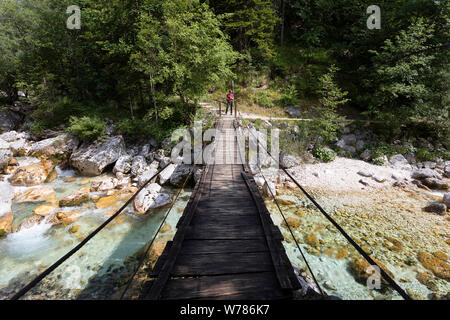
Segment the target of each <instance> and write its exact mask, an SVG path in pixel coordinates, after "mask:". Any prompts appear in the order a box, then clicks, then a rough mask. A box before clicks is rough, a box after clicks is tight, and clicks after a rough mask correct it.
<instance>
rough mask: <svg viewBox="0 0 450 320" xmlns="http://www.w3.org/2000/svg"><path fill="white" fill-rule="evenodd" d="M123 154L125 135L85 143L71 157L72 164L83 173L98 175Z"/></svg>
mask: <svg viewBox="0 0 450 320" xmlns="http://www.w3.org/2000/svg"><path fill="white" fill-rule="evenodd" d="M123 154H125V142H124V140H123V137H122V136H115V137H112V138H109V139H108V140H107V141H106V142H103V143H99V144H95V145H89V144H87V143H83V144H82V145H81V147H80V148H78V149H77V150H76V151H75V152H74V153H73V154H72V156H71V157H70V164H71V166H72V167H73V168H75V169H77V170H78V171H79V172H80V173H81V174H83V175H87V176H98V175H100V174H101V173H102V172H103V170H104V169H105V168H106V167H107V166H109V165H112V164H114V163H115V162H116V161H117V160H118V159H119V158H120V156H122V155H123Z"/></svg>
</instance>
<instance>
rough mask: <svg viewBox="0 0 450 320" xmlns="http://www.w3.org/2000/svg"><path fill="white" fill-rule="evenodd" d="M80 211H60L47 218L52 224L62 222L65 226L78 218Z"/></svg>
mask: <svg viewBox="0 0 450 320" xmlns="http://www.w3.org/2000/svg"><path fill="white" fill-rule="evenodd" d="M80 214H81V213H80V212H79V211H64V212H62V211H60V212H57V213H55V214H53V215H52V216H50V218H49V222H50V223H51V224H52V225H59V224H64V225H65V226H68V225H70V224H72V223H74V222H76V221H78V219H80Z"/></svg>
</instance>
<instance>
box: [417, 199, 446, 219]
mask: <svg viewBox="0 0 450 320" xmlns="http://www.w3.org/2000/svg"><path fill="white" fill-rule="evenodd" d="M423 210H424V211H426V212H431V213H436V214H438V215H441V216H443V215H445V213H446V211H447V206H446V205H445V204H443V203H439V202H434V203H431V204H429V205H428V206H426V207H425V208H423Z"/></svg>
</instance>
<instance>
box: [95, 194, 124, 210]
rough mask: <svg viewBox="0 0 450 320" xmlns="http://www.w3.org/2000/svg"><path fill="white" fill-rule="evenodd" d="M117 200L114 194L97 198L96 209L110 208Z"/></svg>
mask: <svg viewBox="0 0 450 320" xmlns="http://www.w3.org/2000/svg"><path fill="white" fill-rule="evenodd" d="M119 201H120V198H119V197H118V196H116V195H112V196H107V197H103V198H101V199H100V200H98V201H97V203H96V204H95V206H96V208H97V209H106V208H111V207H114V206H115V205H116V204H117V203H118V202H119Z"/></svg>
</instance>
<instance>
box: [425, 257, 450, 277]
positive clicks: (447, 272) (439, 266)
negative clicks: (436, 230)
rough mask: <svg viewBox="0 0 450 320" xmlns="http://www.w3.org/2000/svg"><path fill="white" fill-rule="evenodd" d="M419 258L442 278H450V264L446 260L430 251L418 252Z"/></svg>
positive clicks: (427, 267)
mask: <svg viewBox="0 0 450 320" xmlns="http://www.w3.org/2000/svg"><path fill="white" fill-rule="evenodd" d="M417 259H418V260H419V261H420V263H421V264H422V265H423V266H424V267H425V268H426V269H428V270H430V271H431V272H433V274H434V275H435V276H436V277H438V278H441V279H445V280H449V279H450V266H449V265H448V264H447V263H446V262H445V261H444V260H441V259H439V258H437V257H435V256H433V255H432V254H430V253H427V252H423V251H420V252H419V253H418V254H417Z"/></svg>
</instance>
